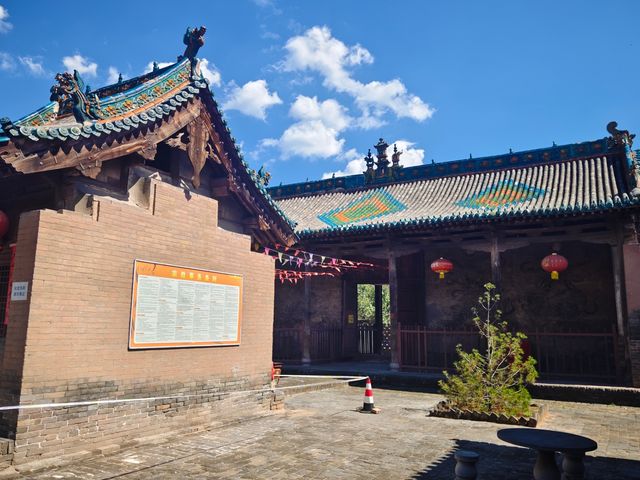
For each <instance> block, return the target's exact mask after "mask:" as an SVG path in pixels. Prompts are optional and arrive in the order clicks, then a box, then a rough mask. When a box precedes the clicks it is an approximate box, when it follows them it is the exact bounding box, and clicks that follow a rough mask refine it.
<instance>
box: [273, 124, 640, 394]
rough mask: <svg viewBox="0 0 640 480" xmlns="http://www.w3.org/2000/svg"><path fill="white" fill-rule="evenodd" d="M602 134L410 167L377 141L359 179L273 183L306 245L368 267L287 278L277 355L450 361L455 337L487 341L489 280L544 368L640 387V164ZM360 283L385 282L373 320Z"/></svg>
mask: <svg viewBox="0 0 640 480" xmlns="http://www.w3.org/2000/svg"><path fill="white" fill-rule="evenodd" d="M607 130H608V133H609V136H608V137H606V138H602V139H599V140H594V141H586V142H582V143H576V144H571V145H561V146H556V145H555V144H554V145H553V146H552V147H550V148H541V149H536V150H529V151H522V152H509V153H508V154H503V155H496V156H490V157H483V158H469V159H466V160H460V161H450V162H441V163H432V164H428V165H421V166H415V167H409V168H403V167H402V164H401V154H402V152H399V151H398V150H397V148H395V147H392V146H389V145H387V143H386V142H385V141H384V140H382V139H380V141H379V142H378V143H377V144H376V145H374V147H375V149H376V151H377V155H376V156H375V157H374V156H373V155H371V153H369V154H368V155H367V157H365V159H364V163H365V165H366V170H365V171H364V172H363V174H361V175H351V176H345V177H337V178H329V179H325V180H320V181H312V182H305V183H296V184H291V185H281V186H277V187H272V188H270V190H269V191H270V193H271V195H272V196H273V198H275V199H276V201H277V204H278V206H279V207H280V208H281V209H282V210H283V211H284V213H285V214H286V215H287V217H288V218H289V219H290V220H291V221H293V222H295V224H296V227H295V232H296V233H297V235H298V237H299V242H298V243H297V244H296V246H295V249H300V250H304V251H307V252H312V253H313V255H314V258H316V259H318V258H330V257H338V258H342V259H344V258H347V259H350V260H352V261H360V262H368V263H371V264H372V265H373V267H372V268H353V269H347V270H346V271H345V272H344V273H343V274H342V275H335V276H324V275H319V276H311V277H308V278H305V279H304V281H299V282H297V281H296V282H289V281H286V279H285V278H283V280H285V281H283V282H282V283H281V282H278V284H277V286H276V318H275V333H274V358H275V359H276V360H281V361H287V362H296V361H297V362H302V363H310V362H326V361H336V360H344V359H352V360H353V359H356V360H363V359H367V358H369V359H379V360H384V359H386V361H388V362H389V364H390V367H391V368H392V369H402V370H409V371H423V372H440V371H442V369H443V368H450V367H451V366H452V362H453V361H454V360H455V358H456V352H455V346H456V345H457V344H462V345H463V346H464V347H466V348H471V347H474V346H477V345H478V337H477V335H476V334H475V333H474V332H473V329H472V321H471V319H472V314H471V307H473V306H474V305H475V304H476V302H477V299H478V296H479V295H480V294H481V292H482V291H483V285H484V284H485V283H487V282H492V283H494V284H495V285H497V288H498V290H499V292H500V293H501V295H502V310H503V318H504V319H505V320H507V321H508V322H509V323H510V325H511V326H512V328H514V329H517V330H519V331H523V332H525V333H526V334H527V335H528V340H527V345H526V350H527V351H528V352H530V353H531V354H532V355H534V356H535V358H536V359H537V361H538V369H539V371H540V373H541V378H542V379H553V380H565V381H572V382H574V381H578V382H592V383H594V382H595V383H605V384H606V383H608V384H618V385H635V386H640V275H638V271H639V269H640V246H639V245H638V240H639V237H640V217H639V216H638V215H639V214H640V167H639V165H638V160H637V158H636V152H634V151H633V150H632V142H633V137H634V135H632V134H630V133H629V132H627V131H624V130H619V129H618V128H617V124H616V123H615V122H611V123H610V124H609V125H608V126H607ZM389 157H391V160H390V159H389ZM281 250H282V251H284V252H285V254H286V252H291V249H289V248H288V247H284V246H283V247H281ZM285 260H286V259H285ZM323 263H326V262H322V261H321V262H320V265H318V262H312V264H311V266H310V267H307V268H308V269H310V270H317V267H318V266H323V265H322V264H323ZM541 263H542V264H544V265H543V266H544V267H545V269H546V271H545V269H543V268H542V266H541ZM551 272H555V273H551ZM556 278H557V279H556ZM363 285H375V287H373V288H374V290H372V291H375V299H374V303H375V315H373V316H371V315H370V316H369V318H368V319H363V318H362V317H363V314H362V312H360V311H359V308H358V291H359V288H361V287H362V286H363ZM386 288H388V292H389V307H388V311H384V308H383V302H382V292H383V289H386ZM385 316H388V320H385Z"/></svg>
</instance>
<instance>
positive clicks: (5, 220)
mask: <svg viewBox="0 0 640 480" xmlns="http://www.w3.org/2000/svg"><path fill="white" fill-rule="evenodd" d="M8 231H9V217H8V216H7V214H6V213H4V212H3V211H2V210H0V240H1V239H2V237H4V236H5V234H6V233H7V232H8Z"/></svg>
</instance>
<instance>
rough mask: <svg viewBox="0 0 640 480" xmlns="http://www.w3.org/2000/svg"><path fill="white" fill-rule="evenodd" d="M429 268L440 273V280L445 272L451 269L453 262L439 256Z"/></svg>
mask: <svg viewBox="0 0 640 480" xmlns="http://www.w3.org/2000/svg"><path fill="white" fill-rule="evenodd" d="M431 270H433V271H434V272H435V273H437V274H439V275H440V280H442V279H443V278H444V275H445V273H449V272H450V271H451V270H453V263H451V261H449V260H447V259H446V258H442V257H440V258H439V259H438V260H435V261H434V262H433V263H432V264H431Z"/></svg>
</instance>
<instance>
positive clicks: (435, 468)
mask: <svg viewBox="0 0 640 480" xmlns="http://www.w3.org/2000/svg"><path fill="white" fill-rule="evenodd" d="M455 442H456V445H455V447H454V448H453V449H452V450H451V452H450V453H449V454H448V455H446V456H445V457H442V458H440V459H438V460H437V461H435V462H434V463H432V464H430V465H428V466H426V467H425V468H424V469H423V470H421V471H420V472H418V473H416V474H415V475H413V476H412V477H411V478H412V479H413V480H423V479H427V480H441V479H442V480H451V479H453V478H455V474H454V470H455V466H456V461H455V458H454V454H455V451H456V450H471V451H472V452H475V453H477V454H478V455H480V460H479V461H478V463H477V470H478V480H526V479H532V478H533V465H534V463H535V461H536V452H535V451H533V450H529V449H526V448H518V447H509V446H505V445H496V444H493V443H487V442H474V441H469V440H458V439H456V440H455ZM561 458H562V457H561V456H560V455H557V456H556V461H557V462H558V465H559V464H560V462H561V461H562V460H561ZM585 469H586V473H585V479H592V480H596V479H598V480H599V479H608V478H611V479H619V478H624V479H628V480H640V460H639V461H636V460H627V459H622V458H610V457H593V456H590V455H587V457H586V458H585Z"/></svg>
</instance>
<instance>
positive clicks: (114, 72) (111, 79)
mask: <svg viewBox="0 0 640 480" xmlns="http://www.w3.org/2000/svg"><path fill="white" fill-rule="evenodd" d="M107 72H108V73H107V74H108V76H107V85H111V84H112V83H116V82H117V81H118V77H120V72H118V69H117V68H116V67H109V68H108V70H107Z"/></svg>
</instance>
